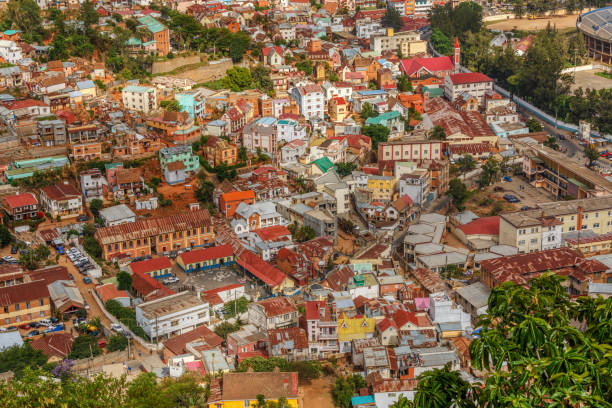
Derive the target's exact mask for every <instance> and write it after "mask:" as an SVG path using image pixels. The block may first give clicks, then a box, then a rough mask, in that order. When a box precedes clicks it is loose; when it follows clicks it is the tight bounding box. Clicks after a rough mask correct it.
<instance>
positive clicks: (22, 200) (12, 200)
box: [2, 193, 38, 220]
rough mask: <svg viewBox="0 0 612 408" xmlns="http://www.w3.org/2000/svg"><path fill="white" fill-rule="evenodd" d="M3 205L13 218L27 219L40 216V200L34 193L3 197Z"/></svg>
mask: <svg viewBox="0 0 612 408" xmlns="http://www.w3.org/2000/svg"><path fill="white" fill-rule="evenodd" d="M2 206H3V207H4V210H5V211H6V212H7V214H8V215H9V217H11V219H13V220H27V219H30V218H35V217H37V216H38V200H37V199H36V196H35V195H34V194H32V193H23V194H16V195H12V196H6V197H3V198H2Z"/></svg>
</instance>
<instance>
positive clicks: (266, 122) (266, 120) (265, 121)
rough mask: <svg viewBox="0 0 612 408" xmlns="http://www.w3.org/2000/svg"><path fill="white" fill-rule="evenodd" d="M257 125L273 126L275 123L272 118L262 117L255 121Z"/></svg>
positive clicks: (274, 119)
mask: <svg viewBox="0 0 612 408" xmlns="http://www.w3.org/2000/svg"><path fill="white" fill-rule="evenodd" d="M257 123H258V124H260V125H268V126H269V125H273V124H275V123H276V118H273V117H272V116H264V117H263V118H259V119H257Z"/></svg>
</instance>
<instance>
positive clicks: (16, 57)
mask: <svg viewBox="0 0 612 408" xmlns="http://www.w3.org/2000/svg"><path fill="white" fill-rule="evenodd" d="M0 57H1V58H2V59H4V61H6V62H9V63H11V64H16V63H17V62H18V61H20V60H22V59H23V55H22V54H21V48H20V47H18V46H17V43H15V41H9V40H0Z"/></svg>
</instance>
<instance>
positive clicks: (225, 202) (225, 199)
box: [219, 190, 255, 219]
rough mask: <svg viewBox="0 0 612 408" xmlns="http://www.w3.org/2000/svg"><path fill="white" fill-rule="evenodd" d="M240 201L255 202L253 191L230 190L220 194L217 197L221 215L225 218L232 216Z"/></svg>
mask: <svg viewBox="0 0 612 408" xmlns="http://www.w3.org/2000/svg"><path fill="white" fill-rule="evenodd" d="M240 203H245V204H253V203H255V192H254V191H253V190H247V191H230V192H229V193H225V194H222V195H221V197H219V209H220V210H221V212H222V213H223V215H225V218H228V219H229V218H233V217H234V214H235V213H236V209H237V208H238V206H239V205H240Z"/></svg>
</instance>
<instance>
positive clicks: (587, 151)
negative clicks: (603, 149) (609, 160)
mask: <svg viewBox="0 0 612 408" xmlns="http://www.w3.org/2000/svg"><path fill="white" fill-rule="evenodd" d="M584 157H586V158H587V160H588V162H589V163H588V164H587V167H588V168H592V167H593V164H595V163H596V162H597V160H598V159H599V151H598V150H597V148H596V147H595V145H594V144H589V145H587V146H586V147H585V148H584Z"/></svg>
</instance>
